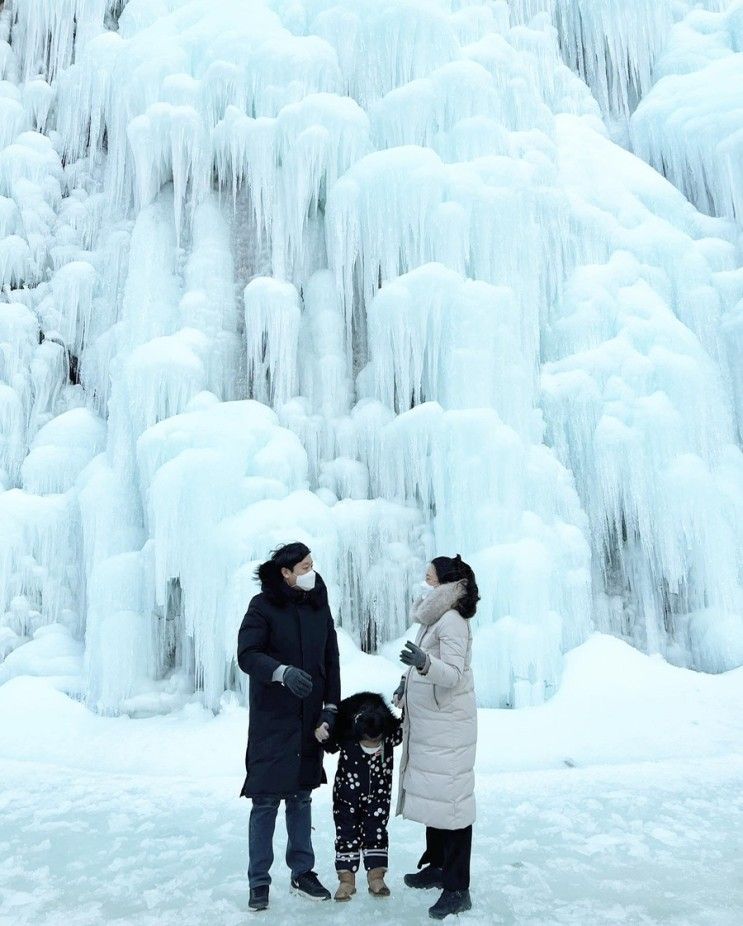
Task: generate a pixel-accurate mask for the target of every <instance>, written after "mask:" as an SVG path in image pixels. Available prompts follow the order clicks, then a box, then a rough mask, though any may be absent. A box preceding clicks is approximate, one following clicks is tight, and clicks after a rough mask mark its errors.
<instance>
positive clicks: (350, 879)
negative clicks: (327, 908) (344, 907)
mask: <svg viewBox="0 0 743 926" xmlns="http://www.w3.org/2000/svg"><path fill="white" fill-rule="evenodd" d="M338 880H339V881H340V884H339V885H338V890H337V891H336V892H335V899H336V900H350V899H351V897H352V896H353V895H354V894H355V893H356V875H355V874H354V873H353V872H352V871H339V872H338Z"/></svg>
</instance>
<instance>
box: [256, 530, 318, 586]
mask: <svg viewBox="0 0 743 926" xmlns="http://www.w3.org/2000/svg"><path fill="white" fill-rule="evenodd" d="M309 555H310V548H309V547H308V546H307V545H306V544H304V543H299V542H298V541H297V542H295V543H285V544H284V545H283V546H280V547H276V549H275V550H274V551H273V553H271V558H270V559H267V560H266V562H265V563H261V564H260V566H259V567H258V568H257V569H256V571H255V576H256V578H257V579H258V580H259V581H260V583H261V584H262V585H266V586H271V585H275V584H276V582H278V580H279V579H281V570H282V569H294V567H295V566H296V565H297V563H301V562H302V560H303V559H304V558H305V557H306V556H309ZM282 581H283V580H282Z"/></svg>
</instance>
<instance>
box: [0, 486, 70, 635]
mask: <svg viewBox="0 0 743 926" xmlns="http://www.w3.org/2000/svg"><path fill="white" fill-rule="evenodd" d="M73 515H74V509H73V504H72V499H71V496H70V494H69V493H67V494H64V495H49V496H40V495H32V494H29V493H27V492H24V491H22V490H20V489H13V488H11V489H8V490H7V491H4V492H3V491H0V521H2V524H3V531H2V537H0V613H1V612H5V611H6V610H7V608H8V606H9V604H10V602H11V601H12V600H13V599H14V598H15V597H16V596H17V595H23V596H25V597H26V598H27V599H28V600H29V602H31V606H32V607H33V608H34V609H35V610H36V611H38V613H39V615H40V616H39V618H38V621H37V625H38V626H40V625H42V624H50V623H54V622H58V621H59V622H64V623H65V624H66V626H68V627H69V628H70V629H71V630H74V631H79V630H80V629H81V628H80V626H79V621H80V618H81V615H82V601H81V600H80V584H79V578H80V577H79V548H78V544H77V538H76V536H75V534H74V526H73V525H74V522H73Z"/></svg>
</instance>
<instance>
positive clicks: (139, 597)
mask: <svg viewBox="0 0 743 926" xmlns="http://www.w3.org/2000/svg"><path fill="white" fill-rule="evenodd" d="M89 587H90V593H89V597H88V624H87V633H86V648H85V670H86V678H87V701H88V705H89V706H90V707H91V708H93V709H94V710H96V711H98V712H100V713H103V714H118V713H120V712H121V710H122V709H123V708H125V706H126V704H125V702H126V700H127V699H128V698H130V697H131V696H132V695H134V694H135V693H136V692H137V691H138V690H140V689H141V687H142V686H143V685H146V684H147V683H148V681H149V679H151V678H152V677H153V675H154V671H155V653H154V647H153V643H154V635H153V631H152V623H151V615H150V613H149V609H148V607H147V601H146V597H147V595H146V589H147V588H148V587H149V582H148V577H147V575H146V568H145V562H144V556H143V554H142V553H141V552H139V551H136V552H135V551H133V552H130V553H121V554H119V555H118V556H111V557H109V558H108V559H104V560H102V561H101V562H100V563H98V564H97V565H96V566H95V567H94V568H93V570H92V573H91V576H90V586H89Z"/></svg>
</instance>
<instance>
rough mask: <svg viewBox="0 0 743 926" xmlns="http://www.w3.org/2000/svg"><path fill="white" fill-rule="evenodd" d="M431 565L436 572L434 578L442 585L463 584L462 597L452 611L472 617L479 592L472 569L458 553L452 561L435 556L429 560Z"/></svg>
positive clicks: (448, 558)
mask: <svg viewBox="0 0 743 926" xmlns="http://www.w3.org/2000/svg"><path fill="white" fill-rule="evenodd" d="M431 565H432V566H433V568H434V569H435V570H436V578H437V579H438V580H439V582H440V583H441V584H442V585H445V584H446V583H448V582H462V583H463V584H464V595H463V596H462V597H461V598H460V599H459V601H458V602H457V603H456V604H455V605H454V610H455V611H459V613H460V614H461V615H462V617H467V618H470V617H474V614H475V611H477V602H478V601H479V600H480V592H479V589H478V588H477V582H476V581H475V573H474V572H473V571H472V567H471V566H469V565H468V564H467V563H465V561H464V560H463V559H462V557H461V556H460V555H459V553H457V555H456V556H455V557H454V558H453V559H452V558H451V557H450V556H437V557H436V558H435V559H432V560H431Z"/></svg>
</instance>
